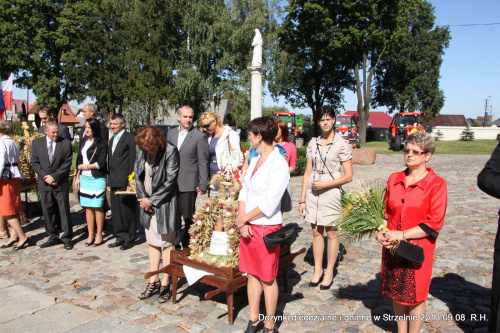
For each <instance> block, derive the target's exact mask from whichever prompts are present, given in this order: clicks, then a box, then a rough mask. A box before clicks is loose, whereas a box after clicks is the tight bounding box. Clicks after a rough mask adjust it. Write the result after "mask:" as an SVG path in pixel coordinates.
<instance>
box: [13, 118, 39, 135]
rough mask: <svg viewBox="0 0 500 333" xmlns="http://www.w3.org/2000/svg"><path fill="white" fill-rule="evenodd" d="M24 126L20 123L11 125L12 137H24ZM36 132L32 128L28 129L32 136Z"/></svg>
mask: <svg viewBox="0 0 500 333" xmlns="http://www.w3.org/2000/svg"><path fill="white" fill-rule="evenodd" d="M22 127H23V124H22V123H21V122H20V121H14V122H12V123H11V130H12V135H19V136H24V129H23V128H22ZM34 132H35V130H34V129H33V127H32V126H29V127H28V133H29V134H30V135H31V134H33V133H34Z"/></svg>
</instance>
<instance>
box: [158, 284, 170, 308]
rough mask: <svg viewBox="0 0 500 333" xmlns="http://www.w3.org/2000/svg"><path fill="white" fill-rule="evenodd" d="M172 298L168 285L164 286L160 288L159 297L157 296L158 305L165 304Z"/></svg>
mask: <svg viewBox="0 0 500 333" xmlns="http://www.w3.org/2000/svg"><path fill="white" fill-rule="evenodd" d="M171 297H172V293H171V292H170V284H167V285H166V286H161V287H160V295H159V296H158V303H160V304H163V303H166V302H167V301H168V300H169V299H170V298H171Z"/></svg>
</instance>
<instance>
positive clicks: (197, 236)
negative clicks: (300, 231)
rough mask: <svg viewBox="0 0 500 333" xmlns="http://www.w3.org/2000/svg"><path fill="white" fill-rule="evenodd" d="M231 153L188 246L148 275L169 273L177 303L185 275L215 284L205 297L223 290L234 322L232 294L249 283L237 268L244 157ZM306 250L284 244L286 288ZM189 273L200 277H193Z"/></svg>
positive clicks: (196, 217) (198, 215)
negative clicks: (240, 176) (292, 266)
mask: <svg viewBox="0 0 500 333" xmlns="http://www.w3.org/2000/svg"><path fill="white" fill-rule="evenodd" d="M228 155H232V156H229V157H228V158H227V160H230V161H232V162H230V163H226V164H224V165H223V168H222V170H223V171H221V173H220V174H217V175H215V176H214V177H213V178H212V180H211V181H210V183H211V185H214V186H216V187H217V186H218V187H219V194H220V197H216V198H214V197H212V198H211V200H210V201H207V202H204V203H203V204H202V207H201V208H200V209H199V210H198V211H197V212H196V214H195V215H194V223H193V225H192V226H191V228H190V229H189V234H190V245H189V248H186V249H183V250H182V251H174V250H172V251H171V253H170V263H169V264H168V265H167V266H165V267H163V268H161V269H160V270H158V271H154V272H149V273H146V274H145V277H146V278H147V279H149V278H150V277H151V276H153V275H156V274H159V273H168V274H170V275H171V276H172V302H173V303H174V304H175V303H176V300H177V283H178V280H179V278H182V277H186V278H187V279H188V282H189V283H190V284H192V283H194V282H190V281H198V282H201V283H204V284H207V285H210V286H213V287H215V288H216V289H215V290H212V291H209V292H207V293H206V294H205V299H211V298H212V297H213V296H215V295H217V294H219V293H221V292H224V293H226V301H227V309H228V319H229V324H231V325H232V324H233V294H234V292H236V291H237V290H238V289H239V288H241V287H244V286H246V284H247V277H246V275H244V273H242V272H240V271H239V269H238V266H239V244H240V232H239V229H238V228H237V227H236V225H235V224H234V221H235V219H236V216H237V215H238V193H239V190H240V183H239V181H238V169H237V168H235V167H234V166H235V165H241V163H240V164H238V163H239V162H242V159H241V160H240V157H239V156H236V154H234V151H233V152H230V153H229V154H228ZM240 155H241V153H240ZM237 159H238V160H237ZM235 161H236V162H235ZM305 251H306V249H305V248H302V249H301V250H300V251H298V252H296V253H291V251H290V244H289V243H288V244H285V245H283V246H281V253H280V259H279V268H280V269H283V270H284V271H283V276H284V280H285V291H288V290H289V286H288V276H289V268H290V264H291V263H292V261H293V259H294V258H295V257H296V256H298V255H299V254H302V253H304V252H305ZM200 272H201V274H199V273H200ZM190 275H197V276H196V277H194V279H193V277H192V276H190ZM200 276H201V277H200Z"/></svg>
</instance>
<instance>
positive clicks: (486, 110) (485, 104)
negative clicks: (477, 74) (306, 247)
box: [483, 96, 491, 127]
mask: <svg viewBox="0 0 500 333" xmlns="http://www.w3.org/2000/svg"><path fill="white" fill-rule="evenodd" d="M490 97H491V96H488V98H490ZM488 98H486V101H485V102H484V121H483V127H486V123H487V122H488V118H487V117H488Z"/></svg>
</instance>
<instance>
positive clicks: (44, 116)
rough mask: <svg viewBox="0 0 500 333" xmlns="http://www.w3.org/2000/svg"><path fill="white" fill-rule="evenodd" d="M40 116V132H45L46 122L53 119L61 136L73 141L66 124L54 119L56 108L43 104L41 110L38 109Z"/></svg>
mask: <svg viewBox="0 0 500 333" xmlns="http://www.w3.org/2000/svg"><path fill="white" fill-rule="evenodd" d="M38 116H39V117H40V120H41V122H40V124H41V125H42V126H40V128H39V129H38V133H45V124H46V123H47V122H49V121H53V122H55V123H56V124H57V127H58V128H59V136H60V137H61V138H63V139H66V140H69V141H71V140H72V139H71V134H69V128H68V127H67V126H64V125H63V124H59V123H57V122H56V121H55V119H54V110H53V109H51V108H49V107H48V106H43V107H42V108H41V109H40V110H38Z"/></svg>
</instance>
